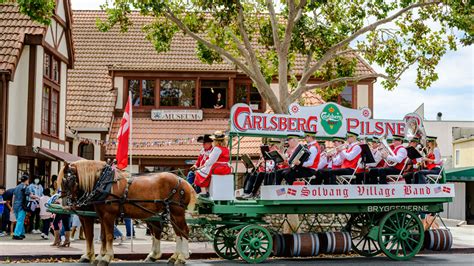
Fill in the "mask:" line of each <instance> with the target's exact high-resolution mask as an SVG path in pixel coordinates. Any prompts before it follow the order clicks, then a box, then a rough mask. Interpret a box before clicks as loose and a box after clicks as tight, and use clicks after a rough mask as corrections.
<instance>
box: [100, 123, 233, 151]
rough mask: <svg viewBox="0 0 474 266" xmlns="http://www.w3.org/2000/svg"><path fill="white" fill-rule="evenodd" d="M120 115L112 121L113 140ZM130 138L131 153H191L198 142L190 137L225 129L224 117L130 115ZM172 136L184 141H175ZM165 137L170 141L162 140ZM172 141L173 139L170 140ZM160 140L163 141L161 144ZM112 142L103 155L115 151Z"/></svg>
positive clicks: (111, 137)
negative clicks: (172, 118)
mask: <svg viewBox="0 0 474 266" xmlns="http://www.w3.org/2000/svg"><path fill="white" fill-rule="evenodd" d="M120 121H121V118H116V119H114V121H113V124H112V129H111V131H110V142H115V141H116V140H117V132H118V129H119V127H120ZM132 127H133V130H132V135H133V136H132V139H133V140H132V141H133V143H134V146H133V155H134V156H159V157H160V158H166V157H195V156H196V154H198V153H199V150H200V148H201V144H200V143H198V142H196V141H194V142H193V141H192V139H193V138H194V139H196V138H197V137H198V136H200V135H203V134H212V133H214V131H216V130H222V131H226V130H228V129H229V120H228V119H203V120H202V121H153V120H151V118H133V121H132ZM176 140H179V141H182V140H186V141H184V142H185V143H183V144H176ZM165 141H171V142H172V143H170V145H169V144H164V142H165ZM173 142H174V143H173ZM163 144H164V145H163ZM116 149H117V147H116V145H109V146H107V150H106V155H107V156H113V155H115V154H116Z"/></svg>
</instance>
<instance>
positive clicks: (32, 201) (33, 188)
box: [26, 176, 44, 234]
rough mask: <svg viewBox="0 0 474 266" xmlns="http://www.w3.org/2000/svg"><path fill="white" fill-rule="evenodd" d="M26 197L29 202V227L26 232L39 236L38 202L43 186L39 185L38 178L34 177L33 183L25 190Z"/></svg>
mask: <svg viewBox="0 0 474 266" xmlns="http://www.w3.org/2000/svg"><path fill="white" fill-rule="evenodd" d="M26 191H27V193H26V194H27V195H28V201H29V206H31V207H30V208H29V211H31V216H30V226H29V228H28V232H32V233H33V234H40V233H41V231H40V230H39V226H40V208H39V207H40V206H39V200H40V198H41V197H42V196H43V191H44V189H43V186H42V185H41V184H40V179H39V177H38V176H36V177H35V179H34V183H33V184H30V185H29V186H28V188H27V190H26Z"/></svg>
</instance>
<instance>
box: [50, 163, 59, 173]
mask: <svg viewBox="0 0 474 266" xmlns="http://www.w3.org/2000/svg"><path fill="white" fill-rule="evenodd" d="M58 172H59V163H58V162H57V161H52V162H51V175H57V174H58Z"/></svg>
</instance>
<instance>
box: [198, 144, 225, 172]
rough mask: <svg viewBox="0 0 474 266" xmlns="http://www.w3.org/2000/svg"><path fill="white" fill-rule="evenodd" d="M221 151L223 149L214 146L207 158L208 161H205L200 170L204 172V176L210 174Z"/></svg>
mask: <svg viewBox="0 0 474 266" xmlns="http://www.w3.org/2000/svg"><path fill="white" fill-rule="evenodd" d="M221 153H222V150H221V149H220V148H219V147H213V148H212V151H211V153H210V154H209V159H207V161H206V162H205V163H204V166H203V167H202V168H201V169H200V170H199V171H200V172H201V173H202V176H207V175H209V172H210V171H211V167H212V165H213V164H214V163H216V162H217V159H219V156H220V155H221Z"/></svg>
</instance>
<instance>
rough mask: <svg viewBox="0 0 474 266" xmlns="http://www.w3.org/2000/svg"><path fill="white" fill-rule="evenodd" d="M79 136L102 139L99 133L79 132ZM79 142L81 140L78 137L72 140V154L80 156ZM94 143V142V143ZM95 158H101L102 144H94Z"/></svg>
mask: <svg viewBox="0 0 474 266" xmlns="http://www.w3.org/2000/svg"><path fill="white" fill-rule="evenodd" d="M77 136H78V137H79V138H87V139H90V140H100V134H99V133H78V134H77ZM79 144H81V142H80V141H79V140H77V139H75V140H73V142H72V154H74V155H78V156H79V152H78V151H79ZM93 144H94V143H93ZM94 160H100V145H98V144H94Z"/></svg>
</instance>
